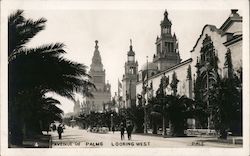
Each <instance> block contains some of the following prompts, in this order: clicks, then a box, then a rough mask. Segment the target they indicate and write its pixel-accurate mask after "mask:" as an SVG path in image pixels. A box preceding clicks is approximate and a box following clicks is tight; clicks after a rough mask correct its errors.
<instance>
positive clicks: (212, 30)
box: [136, 9, 242, 128]
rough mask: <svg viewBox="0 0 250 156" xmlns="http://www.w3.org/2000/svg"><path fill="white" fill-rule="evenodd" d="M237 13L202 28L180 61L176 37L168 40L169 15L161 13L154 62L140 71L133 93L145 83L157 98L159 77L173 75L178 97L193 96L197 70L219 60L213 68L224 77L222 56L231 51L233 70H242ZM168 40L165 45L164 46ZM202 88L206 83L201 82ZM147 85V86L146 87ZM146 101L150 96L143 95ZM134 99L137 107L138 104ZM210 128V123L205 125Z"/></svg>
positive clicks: (240, 23) (239, 24)
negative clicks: (221, 21)
mask: <svg viewBox="0 0 250 156" xmlns="http://www.w3.org/2000/svg"><path fill="white" fill-rule="evenodd" d="M237 11H238V10H235V9H233V10H231V14H230V15H229V17H228V18H227V19H226V21H225V22H224V23H223V24H222V26H221V27H220V28H217V27H216V26H214V25H205V26H204V27H203V29H202V32H201V34H200V37H199V38H198V39H197V41H196V43H195V45H194V47H193V49H192V50H191V51H190V53H191V58H189V59H187V60H185V61H182V62H181V59H180V56H179V51H178V42H177V41H176V39H175V38H176V37H175V35H174V36H173V37H171V35H170V34H171V22H170V21H169V20H168V18H167V16H168V13H167V12H165V13H164V20H163V21H162V22H161V38H159V37H157V41H156V54H155V55H154V57H153V58H154V59H153V62H148V63H146V64H145V65H144V66H143V67H142V69H141V70H140V72H139V75H138V77H139V79H138V81H137V83H136V93H137V94H141V93H142V91H143V86H144V83H145V77H146V75H147V77H146V81H147V83H148V84H150V85H147V87H148V89H147V93H146V94H149V95H150V94H152V96H155V95H156V91H157V89H158V88H159V85H160V82H161V78H162V77H163V76H166V77H167V78H168V80H169V82H171V81H172V77H173V74H174V73H175V75H176V77H177V79H178V80H179V82H178V85H177V94H178V95H181V96H182V95H186V96H187V97H189V98H193V97H194V88H193V87H194V81H195V80H196V77H197V70H198V72H200V71H201V70H203V69H204V68H205V66H206V65H207V62H208V61H213V60H214V59H215V57H216V58H217V59H218V60H217V61H218V66H217V67H215V69H216V70H217V71H218V73H219V75H220V77H224V76H226V75H227V73H228V71H227V67H226V63H225V55H226V53H227V52H228V51H230V52H231V56H232V64H233V68H234V71H239V70H241V69H242V17H241V16H240V15H239V14H238V13H237ZM166 40H167V43H166ZM202 82H203V83H204V84H203V85H204V89H205V88H206V85H207V84H206V83H207V82H206V81H202ZM149 86H150V87H149ZM165 91H166V94H173V91H172V90H171V87H170V86H167V87H166V89H165ZM145 98H146V101H147V98H150V96H145ZM138 103H139V102H138V100H137V104H138ZM188 122H189V125H191V127H193V126H194V125H195V126H198V127H199V125H197V123H194V122H195V121H194V120H189V121H188ZM207 125H208V128H209V122H208V123H207Z"/></svg>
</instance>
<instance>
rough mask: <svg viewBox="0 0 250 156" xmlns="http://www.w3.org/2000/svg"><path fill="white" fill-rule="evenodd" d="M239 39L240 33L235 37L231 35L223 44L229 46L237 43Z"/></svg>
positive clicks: (240, 38)
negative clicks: (231, 37)
mask: <svg viewBox="0 0 250 156" xmlns="http://www.w3.org/2000/svg"><path fill="white" fill-rule="evenodd" d="M241 40H242V35H237V36H236V37H233V39H231V40H229V41H226V42H224V43H223V44H224V45H225V46H226V47H227V46H230V45H232V44H234V43H237V42H239V41H241Z"/></svg>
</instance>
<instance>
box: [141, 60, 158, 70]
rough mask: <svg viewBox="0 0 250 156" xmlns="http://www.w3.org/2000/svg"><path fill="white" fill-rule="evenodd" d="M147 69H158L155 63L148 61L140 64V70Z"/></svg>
mask: <svg viewBox="0 0 250 156" xmlns="http://www.w3.org/2000/svg"><path fill="white" fill-rule="evenodd" d="M147 69H148V70H158V67H157V64H155V63H153V62H148V64H147V63H145V64H144V65H143V66H142V68H141V70H142V71H146V70H147Z"/></svg>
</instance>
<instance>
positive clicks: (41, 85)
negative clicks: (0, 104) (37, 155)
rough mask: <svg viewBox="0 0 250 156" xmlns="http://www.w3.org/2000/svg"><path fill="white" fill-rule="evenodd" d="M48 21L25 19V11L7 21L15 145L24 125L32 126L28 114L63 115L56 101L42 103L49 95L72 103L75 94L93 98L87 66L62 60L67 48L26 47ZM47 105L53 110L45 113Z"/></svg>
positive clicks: (12, 136) (11, 123) (9, 91)
mask: <svg viewBox="0 0 250 156" xmlns="http://www.w3.org/2000/svg"><path fill="white" fill-rule="evenodd" d="M46 21H47V20H46V19H44V18H40V19H38V20H35V21H34V20H32V19H26V18H25V17H24V16H23V11H22V10H18V11H16V12H15V13H13V14H11V15H10V16H9V18H8V60H9V61H8V78H9V81H8V88H9V89H8V95H9V97H8V101H9V131H10V134H11V142H12V143H13V144H22V138H23V136H22V134H23V133H22V131H23V129H24V125H25V124H27V123H29V122H30V121H29V120H26V115H27V114H29V116H36V113H38V111H39V110H40V113H41V114H40V115H46V113H48V110H46V109H49V110H52V109H54V112H53V111H52V112H53V113H59V114H61V113H60V111H59V110H58V109H56V107H55V105H54V104H53V103H57V102H56V101H53V100H52V99H50V100H49V101H46V100H45V101H43V100H41V99H44V96H45V94H46V93H48V92H55V93H57V94H59V95H61V96H64V97H67V98H69V99H71V100H74V93H75V92H76V91H77V92H81V93H82V94H83V95H84V96H91V95H92V94H91V93H90V92H89V90H88V89H87V88H89V87H94V85H93V84H92V83H91V82H90V81H89V77H90V76H89V75H88V74H87V72H86V66H85V65H83V64H79V63H76V62H73V61H70V60H67V59H65V58H64V57H63V56H62V55H63V54H65V53H66V51H65V50H64V47H65V45H64V44H62V43H54V44H46V45H42V46H38V47H36V48H27V47H26V44H27V43H28V42H29V41H30V40H31V39H32V38H33V37H34V36H35V35H36V34H37V33H39V32H40V31H41V30H44V29H45V22H46ZM39 99H40V101H39ZM47 100H48V99H47ZM51 100H52V101H51ZM46 104H49V105H51V106H48V107H46V109H44V108H43V107H42V106H45V105H46ZM28 106H33V107H30V108H32V109H30V108H29V107H28ZM25 108H27V109H25ZM55 111H56V112H55ZM54 117H55V116H54ZM34 122H36V123H37V122H38V120H35V121H34Z"/></svg>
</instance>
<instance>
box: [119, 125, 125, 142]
mask: <svg viewBox="0 0 250 156" xmlns="http://www.w3.org/2000/svg"><path fill="white" fill-rule="evenodd" d="M120 131H121V140H123V139H124V131H125V127H124V124H123V123H121V125H120Z"/></svg>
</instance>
